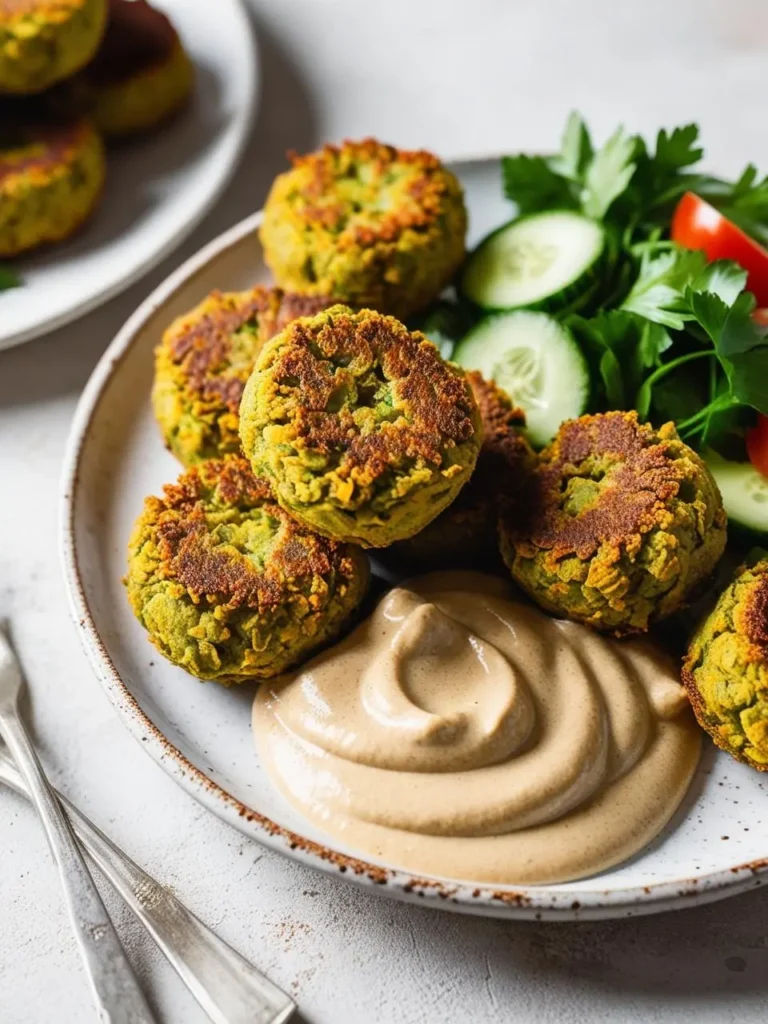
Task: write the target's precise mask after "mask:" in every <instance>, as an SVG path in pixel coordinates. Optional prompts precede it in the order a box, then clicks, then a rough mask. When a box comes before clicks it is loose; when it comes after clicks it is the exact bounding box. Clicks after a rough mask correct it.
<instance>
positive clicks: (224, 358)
mask: <svg viewBox="0 0 768 1024" xmlns="http://www.w3.org/2000/svg"><path fill="white" fill-rule="evenodd" d="M330 305H332V300H331V299H326V298H323V297H322V296H319V295H315V296H306V295H294V294H292V293H287V292H283V291H282V290H281V289H279V288H266V287H262V286H256V287H255V288H251V289H248V290H247V291H243V292H219V291H216V292H213V293H212V294H211V295H209V296H207V298H205V299H204V300H203V301H202V302H201V303H200V304H199V305H197V306H196V307H195V308H194V309H193V310H191V311H190V312H189V313H185V314H184V315H183V316H180V317H178V318H177V319H176V320H175V321H174V322H173V323H172V324H171V326H170V327H169V328H168V329H167V330H166V331H165V333H164V335H163V338H162V340H161V342H160V344H159V345H158V347H157V350H156V352H155V380H154V384H153V388H152V402H153V405H154V410H155V416H156V417H157V420H158V422H159V424H160V427H161V430H162V433H163V438H164V440H165V444H166V446H167V447H168V448H169V449H170V450H171V451H172V452H173V454H174V455H175V456H176V457H177V458H178V459H179V461H180V462H182V463H183V464H184V465H194V464H195V463H196V462H200V461H201V460H203V459H209V458H217V457H220V456H222V455H226V454H228V453H237V452H239V451H240V437H239V434H238V428H239V416H238V410H239V408H240V400H241V398H242V395H243V389H244V388H245V382H246V381H247V380H248V377H249V376H250V374H251V371H252V370H253V367H254V364H255V362H256V358H257V356H258V353H259V350H260V348H261V347H262V345H263V344H264V343H265V342H266V341H268V340H269V338H271V337H272V336H273V335H275V334H277V333H278V331H281V330H282V329H283V328H284V327H285V326H286V325H287V324H288V323H290V322H291V320H294V319H295V318H296V317H298V316H307V315H311V314H314V313H317V312H319V311H320V310H321V309H324V308H325V307H326V306H330Z"/></svg>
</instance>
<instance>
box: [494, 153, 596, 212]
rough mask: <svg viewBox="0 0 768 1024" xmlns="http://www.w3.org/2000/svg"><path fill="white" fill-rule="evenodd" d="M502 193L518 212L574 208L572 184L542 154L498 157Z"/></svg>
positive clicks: (576, 204) (576, 203) (575, 205)
mask: <svg viewBox="0 0 768 1024" xmlns="http://www.w3.org/2000/svg"><path fill="white" fill-rule="evenodd" d="M501 164H502V177H503V179H504V192H505V194H506V196H507V198H508V199H511V200H512V201H513V202H514V203H516V204H517V208H518V210H519V212H520V213H521V214H523V213H537V212H538V211H539V210H551V209H557V208H566V209H575V208H576V207H577V206H578V201H577V199H576V197H575V196H574V191H573V187H572V183H571V182H570V181H569V180H568V178H565V177H563V176H562V175H560V174H557V173H556V172H555V171H554V170H552V168H551V167H550V166H549V162H548V161H547V160H546V159H545V158H544V157H542V156H526V155H525V154H524V153H520V154H518V155H517V156H505V157H504V158H503V159H502V162H501Z"/></svg>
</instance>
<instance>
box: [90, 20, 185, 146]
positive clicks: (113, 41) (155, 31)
mask: <svg viewBox="0 0 768 1024" xmlns="http://www.w3.org/2000/svg"><path fill="white" fill-rule="evenodd" d="M194 79H195V72H194V67H193V65H192V62H191V61H190V59H189V57H188V56H187V53H186V51H185V49H184V47H183V45H182V43H181V40H180V39H179V36H178V33H177V32H176V29H175V28H174V27H173V25H172V23H171V21H170V20H169V19H168V18H167V17H166V16H165V14H163V13H162V11H158V10H156V9H155V8H154V7H152V6H150V4H148V3H146V0H110V4H109V22H108V24H107V31H106V34H105V36H104V39H103V41H102V44H101V46H100V47H99V49H98V52H97V53H96V56H95V57H94V59H93V60H92V61H91V63H90V64H89V65H88V67H87V68H86V70H85V72H84V74H83V81H82V83H80V87H81V88H82V89H83V90H84V92H85V97H86V103H87V109H88V112H89V114H90V116H91V117H92V118H93V120H94V121H95V123H96V125H97V127H98V128H99V130H100V131H102V132H103V133H104V134H105V135H106V136H107V137H108V138H122V137H124V136H127V135H135V134H137V133H139V132H146V131H150V130H151V129H153V128H155V127H157V126H158V125H159V124H162V122H163V121H166V120H167V119H168V118H169V117H171V116H172V115H173V114H175V113H176V112H177V111H178V110H179V109H180V108H181V107H182V106H183V105H184V103H185V102H186V101H187V99H188V98H189V96H190V94H191V92H192V87H193V85H194Z"/></svg>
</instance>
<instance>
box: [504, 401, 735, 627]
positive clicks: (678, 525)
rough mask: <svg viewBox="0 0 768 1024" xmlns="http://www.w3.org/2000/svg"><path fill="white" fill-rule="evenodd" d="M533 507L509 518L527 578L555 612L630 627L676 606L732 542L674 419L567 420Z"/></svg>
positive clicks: (517, 575)
mask: <svg viewBox="0 0 768 1024" xmlns="http://www.w3.org/2000/svg"><path fill="white" fill-rule="evenodd" d="M529 479H530V482H531V486H530V489H529V492H528V495H527V498H526V502H525V505H524V509H523V512H524V514H523V513H522V512H521V509H520V507H519V508H518V511H517V512H515V513H513V514H506V515H503V516H502V519H501V528H500V540H501V550H502V555H503V557H504V560H505V562H506V563H507V565H508V567H509V569H510V571H511V573H512V575H513V577H514V579H515V580H516V582H517V583H518V584H519V585H520V586H521V587H523V589H524V590H526V591H527V592H528V593H529V594H530V595H531V597H533V599H534V600H535V601H537V602H538V603H539V604H540V605H541V606H542V607H543V608H545V609H546V610H547V611H550V612H552V613H554V614H555V615H563V616H566V617H567V618H571V619H575V620H576V621H578V622H584V623H586V624H587V625H590V626H593V627H595V628H596V629H601V630H605V631H606V632H610V633H614V634H616V635H622V634H626V633H637V632H642V631H644V630H647V629H648V626H649V623H650V622H651V621H655V620H658V619H661V618H664V617H665V616H666V615H669V614H671V613H672V612H674V611H676V610H677V609H678V608H680V607H681V605H682V604H683V603H684V601H685V600H686V598H687V597H688V595H689V594H690V592H691V590H692V589H693V588H694V587H695V586H696V585H697V584H698V583H699V582H700V581H702V580H703V579H704V578H705V577H706V576H707V575H708V574H709V573H710V572H711V571H712V569H713V568H714V566H715V564H716V563H717V561H718V559H719V558H720V556H721V554H722V553H723V549H724V547H725V540H726V517H725V512H724V511H723V505H722V500H721V498H720V493H719V491H718V490H717V486H716V484H715V482H714V480H713V479H712V476H711V474H710V472H709V470H708V469H707V467H706V466H705V465H704V462H703V461H702V459H701V458H700V457H699V456H698V455H697V454H696V452H694V451H693V450H692V449H691V448H689V447H688V445H686V444H684V443H683V442H682V441H681V440H680V438H679V437H678V436H677V432H676V431H675V428H674V425H673V424H671V423H668V424H666V425H665V426H663V427H661V428H660V429H659V430H654V428H653V427H651V426H650V425H649V424H641V423H639V422H638V419H637V414H636V413H634V412H609V413H604V414H602V415H597V416H582V417H581V418H580V419H577V420H569V421H568V422H566V423H564V424H563V425H562V426H561V428H560V430H559V432H558V434H557V437H556V438H555V440H554V441H553V442H552V444H551V445H549V447H547V448H545V449H544V451H543V452H541V455H540V458H539V464H538V466H537V467H536V469H535V471H534V472H533V473H532V474H531V475H530V477H529Z"/></svg>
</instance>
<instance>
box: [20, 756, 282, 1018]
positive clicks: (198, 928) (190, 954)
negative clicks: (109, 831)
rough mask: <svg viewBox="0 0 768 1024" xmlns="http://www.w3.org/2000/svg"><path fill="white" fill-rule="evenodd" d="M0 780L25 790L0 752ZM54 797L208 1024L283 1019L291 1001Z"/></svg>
mask: <svg viewBox="0 0 768 1024" xmlns="http://www.w3.org/2000/svg"><path fill="white" fill-rule="evenodd" d="M0 781H2V782H6V783H8V784H9V785H10V786H13V788H14V789H16V790H18V791H19V792H20V793H22V794H23V795H28V794H27V790H26V787H25V786H24V781H23V779H22V778H21V776H20V775H19V773H18V771H17V770H16V768H15V766H14V765H13V764H11V763H10V761H8V760H7V758H5V757H3V755H2V753H0ZM59 800H60V801H61V803H62V804H63V805H64V807H65V808H66V810H67V814H68V815H69V819H70V822H71V823H72V826H73V828H74V830H75V833H76V834H77V837H78V838H79V839H80V841H81V842H82V844H83V846H84V847H85V848H86V850H87V851H88V853H89V854H90V855H91V857H92V858H93V859H94V861H95V862H96V863H97V864H98V866H99V867H100V868H101V870H102V871H103V872H104V874H105V875H106V877H107V878H108V879H109V881H110V882H111V883H112V885H113V886H114V887H115V889H116V890H117V891H118V893H119V894H120V895H121V896H122V898H123V899H124V900H125V902H126V903H127V904H128V906H129V907H130V908H131V910H132V911H133V912H134V914H135V915H136V916H137V917H138V918H139V920H140V921H141V922H142V924H143V925H144V926H145V927H146V929H147V931H148V932H149V934H150V935H151V936H152V938H153V939H154V940H155V942H156V943H157V944H158V946H159V947H160V949H161V950H162V951H163V953H164V954H165V955H166V957H167V958H168V960H169V961H170V963H171V965H172V966H173V968H174V969H175V970H176V971H177V972H178V974H179V976H180V977H181V979H182V980H183V981H184V983H185V984H186V985H187V987H188V988H189V990H190V991H191V992H192V994H193V995H194V996H195V998H196V999H197V1001H198V1002H199V1003H200V1005H201V1006H202V1007H203V1009H204V1010H205V1012H206V1013H207V1014H208V1016H209V1017H210V1018H211V1020H212V1021H213V1022H214V1024H284V1022H285V1021H287V1020H288V1019H289V1018H290V1017H291V1015H292V1014H293V1012H294V1011H295V1009H296V1004H295V1003H294V1001H293V1000H292V999H291V998H290V996H287V995H286V994H285V993H284V992H283V991H282V990H281V989H279V988H278V987H277V986H276V985H273V984H272V982H271V981H269V979H268V978H266V977H264V975H263V974H261V973H260V972H259V971H258V970H257V969H256V968H255V967H253V966H252V965H251V964H249V963H248V961H247V960H244V959H243V957H241V956H240V954H239V953H236V952H235V950H234V949H232V947H231V946H228V945H227V943H226V942H224V941H223V940H222V939H220V938H219V937H218V936H217V935H216V934H215V933H214V932H212V931H211V930H210V929H209V928H207V927H206V926H205V925H204V924H203V923H202V921H200V920H198V918H196V917H195V916H194V914H192V913H191V912H190V911H189V910H187V908H186V907H185V906H184V904H183V903H181V902H180V901H179V900H177V899H176V897H175V896H174V895H173V893H171V892H170V891H169V890H168V889H166V888H165V886H163V885H160V883H159V882H156V881H155V880H154V878H152V877H151V876H150V875H148V874H147V873H146V872H145V871H142V869H141V868H140V867H139V866H138V865H137V864H134V862H133V861H132V860H130V858H129V857H127V856H126V855H125V854H124V853H123V852H122V851H121V850H120V849H118V847H117V846H115V844H114V843H113V842H112V841H111V840H110V839H108V838H107V837H106V836H105V835H104V833H103V832H101V831H100V830H99V829H98V828H97V827H96V826H95V825H94V824H93V823H92V822H90V821H89V820H88V819H87V818H86V817H85V815H84V814H82V813H81V812H80V811H78V810H77V808H76V807H74V806H73V805H72V804H71V803H70V802H69V801H68V800H67V798H66V797H64V796H61V794H59Z"/></svg>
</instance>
